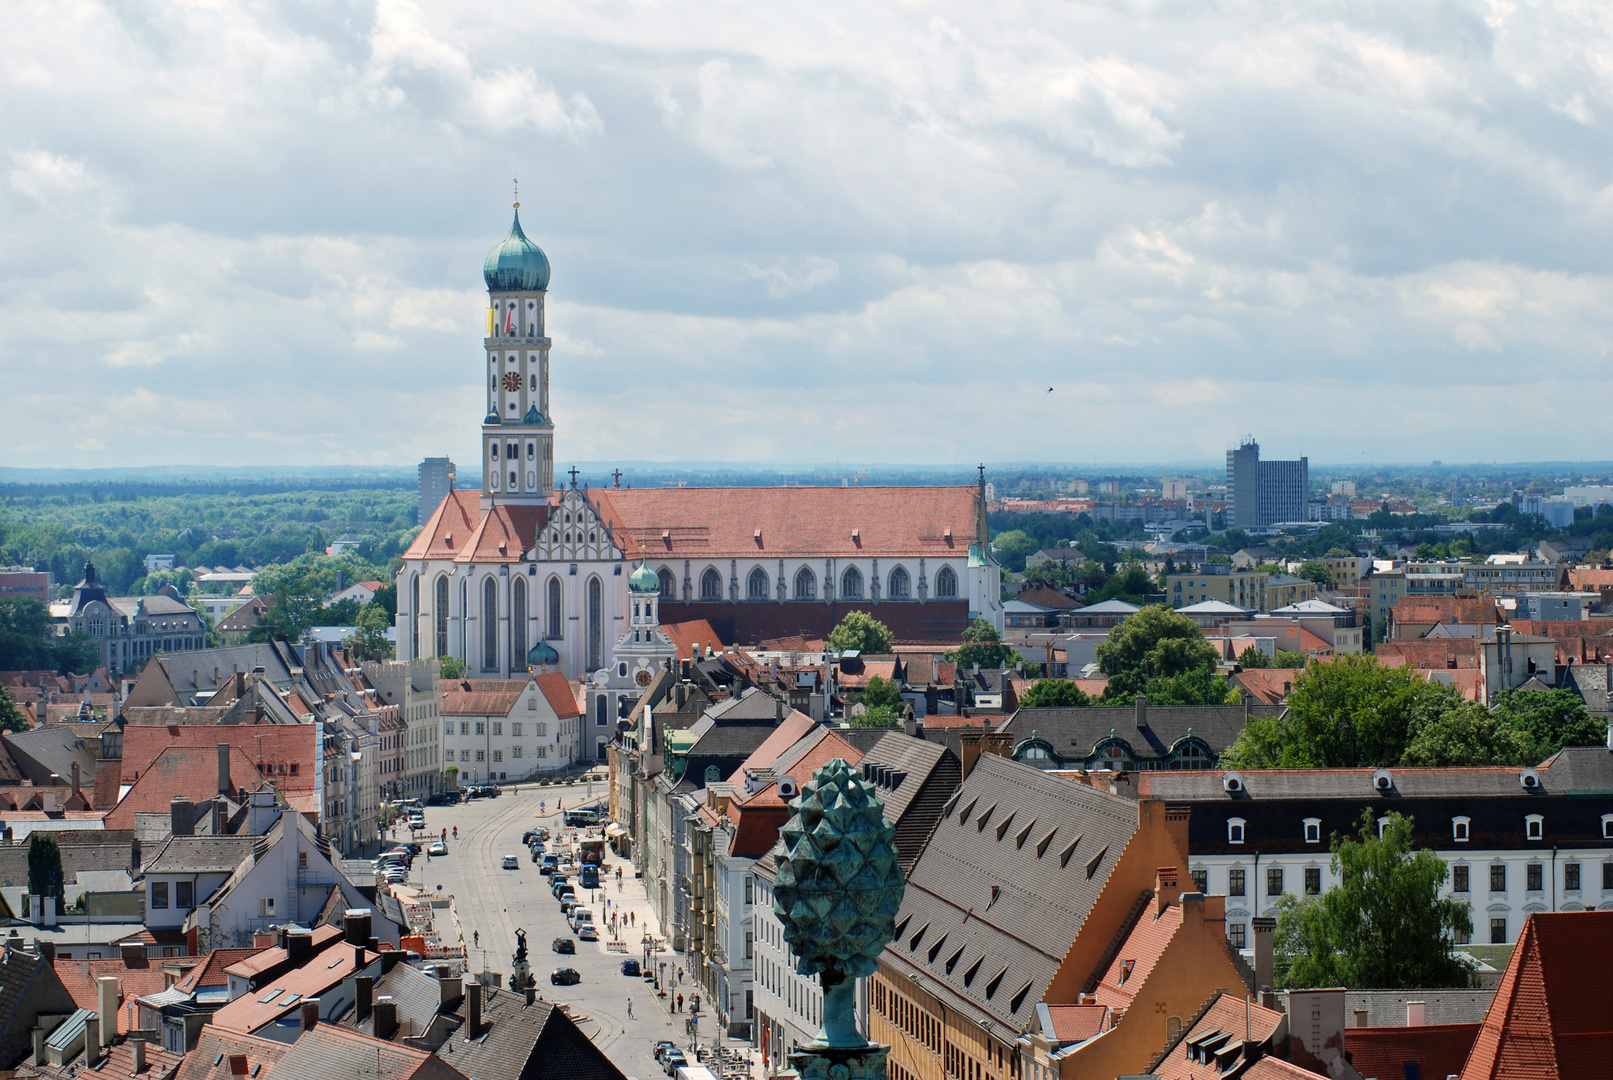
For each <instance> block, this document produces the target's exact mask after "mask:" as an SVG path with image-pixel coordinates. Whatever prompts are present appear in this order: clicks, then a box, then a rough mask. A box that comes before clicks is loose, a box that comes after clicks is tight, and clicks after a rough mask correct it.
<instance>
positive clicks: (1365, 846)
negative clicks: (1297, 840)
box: [1277, 809, 1474, 989]
mask: <svg viewBox="0 0 1613 1080" xmlns="http://www.w3.org/2000/svg"><path fill="white" fill-rule="evenodd" d="M1411 831H1412V819H1411V818H1408V817H1405V816H1403V815H1401V814H1399V813H1395V812H1393V811H1391V812H1390V813H1389V814H1388V816H1387V818H1386V820H1385V821H1384V823H1383V826H1382V830H1381V836H1380V835H1378V833H1379V828H1378V825H1377V823H1376V821H1375V820H1374V816H1373V812H1372V810H1370V809H1369V810H1367V811H1365V812H1363V813H1362V815H1361V823H1360V837H1359V839H1350V838H1344V839H1341V838H1339V837H1338V836H1337V835H1336V834H1335V835H1334V837H1333V843H1332V850H1333V862H1332V869H1333V873H1334V874H1335V875H1336V876H1338V878H1339V884H1338V885H1337V886H1336V887H1335V888H1333V889H1330V890H1329V891H1328V892H1326V893H1324V894H1323V895H1321V896H1318V897H1310V898H1307V899H1305V900H1303V901H1297V900H1293V899H1292V897H1290V896H1285V897H1284V898H1283V901H1284V902H1283V903H1281V904H1279V905H1278V915H1277V944H1278V945H1279V946H1280V947H1281V948H1282V949H1283V953H1282V956H1281V958H1280V961H1279V963H1280V967H1281V970H1282V977H1281V979H1280V980H1279V981H1280V982H1281V983H1282V985H1284V986H1290V987H1300V986H1348V987H1352V988H1363V989H1367V988H1370V989H1400V988H1406V987H1447V986H1448V987H1458V986H1460V987H1467V986H1472V985H1474V979H1473V972H1472V969H1470V968H1469V967H1468V966H1467V965H1466V964H1465V963H1464V962H1463V961H1461V960H1460V959H1458V958H1457V957H1456V955H1455V946H1454V944H1453V942H1454V941H1455V940H1456V939H1457V937H1458V936H1460V937H1462V938H1466V937H1467V936H1468V935H1470V934H1471V933H1472V932H1473V919H1472V916H1471V915H1470V914H1469V911H1468V905H1467V904H1466V903H1463V902H1460V901H1457V900H1452V899H1450V898H1448V897H1442V896H1441V895H1440V891H1441V889H1442V888H1443V886H1444V884H1445V877H1446V874H1447V873H1449V868H1448V867H1447V866H1446V865H1445V860H1444V859H1441V858H1440V857H1439V856H1438V855H1437V854H1435V853H1434V852H1432V851H1428V850H1423V851H1418V852H1415V853H1414V852H1413V851H1412V848H1411Z"/></svg>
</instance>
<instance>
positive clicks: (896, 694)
mask: <svg viewBox="0 0 1613 1080" xmlns="http://www.w3.org/2000/svg"><path fill="white" fill-rule="evenodd" d="M862 703H863V704H864V705H866V706H868V707H869V708H870V709H876V708H886V709H889V708H897V709H899V708H901V707H902V692H901V690H899V689H898V688H897V686H896V684H895V683H894V682H892V681H891V680H890V679H886V678H882V677H881V676H879V675H875V676H873V677H872V678H870V679H869V680H868V688H867V689H866V690H864V691H863V696H862Z"/></svg>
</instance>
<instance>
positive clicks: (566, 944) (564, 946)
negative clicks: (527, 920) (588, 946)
mask: <svg viewBox="0 0 1613 1080" xmlns="http://www.w3.org/2000/svg"><path fill="white" fill-rule="evenodd" d="M549 947H550V948H552V949H553V950H554V951H555V952H557V953H574V952H576V951H577V943H576V942H575V941H572V940H571V939H570V938H568V937H557V938H555V939H554V941H553V942H552V943H551V944H550V946H549Z"/></svg>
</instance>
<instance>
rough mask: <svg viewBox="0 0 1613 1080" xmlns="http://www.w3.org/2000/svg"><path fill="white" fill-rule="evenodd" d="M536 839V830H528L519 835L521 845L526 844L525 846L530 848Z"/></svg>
mask: <svg viewBox="0 0 1613 1080" xmlns="http://www.w3.org/2000/svg"><path fill="white" fill-rule="evenodd" d="M537 838H538V833H537V830H536V829H528V830H527V831H526V832H524V833H522V834H521V843H523V844H526V845H527V846H529V847H530V846H531V844H532V842H533V841H534V840H536V839H537Z"/></svg>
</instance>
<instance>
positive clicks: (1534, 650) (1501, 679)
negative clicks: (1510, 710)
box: [1478, 626, 1557, 705]
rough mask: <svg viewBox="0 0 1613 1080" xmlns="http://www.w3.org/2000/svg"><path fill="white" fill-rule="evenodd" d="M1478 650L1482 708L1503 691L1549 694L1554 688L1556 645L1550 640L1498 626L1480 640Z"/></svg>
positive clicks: (1555, 680) (1555, 678)
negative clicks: (1523, 689)
mask: <svg viewBox="0 0 1613 1080" xmlns="http://www.w3.org/2000/svg"><path fill="white" fill-rule="evenodd" d="M1478 647H1479V672H1480V678H1481V679H1482V680H1483V693H1482V696H1481V697H1480V698H1479V701H1480V702H1482V703H1483V704H1486V705H1488V704H1490V703H1492V702H1494V701H1495V700H1496V698H1497V697H1498V696H1499V695H1500V694H1501V692H1502V691H1503V690H1517V689H1519V688H1520V687H1524V686H1529V687H1531V688H1533V689H1544V690H1550V689H1553V688H1555V687H1556V685H1557V642H1556V641H1555V640H1554V639H1552V638H1549V637H1540V636H1538V635H1536V634H1520V633H1516V632H1514V631H1513V629H1512V628H1511V627H1510V626H1498V627H1496V628H1495V632H1494V633H1493V634H1492V635H1491V636H1489V637H1485V638H1480V639H1479V642H1478Z"/></svg>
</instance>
